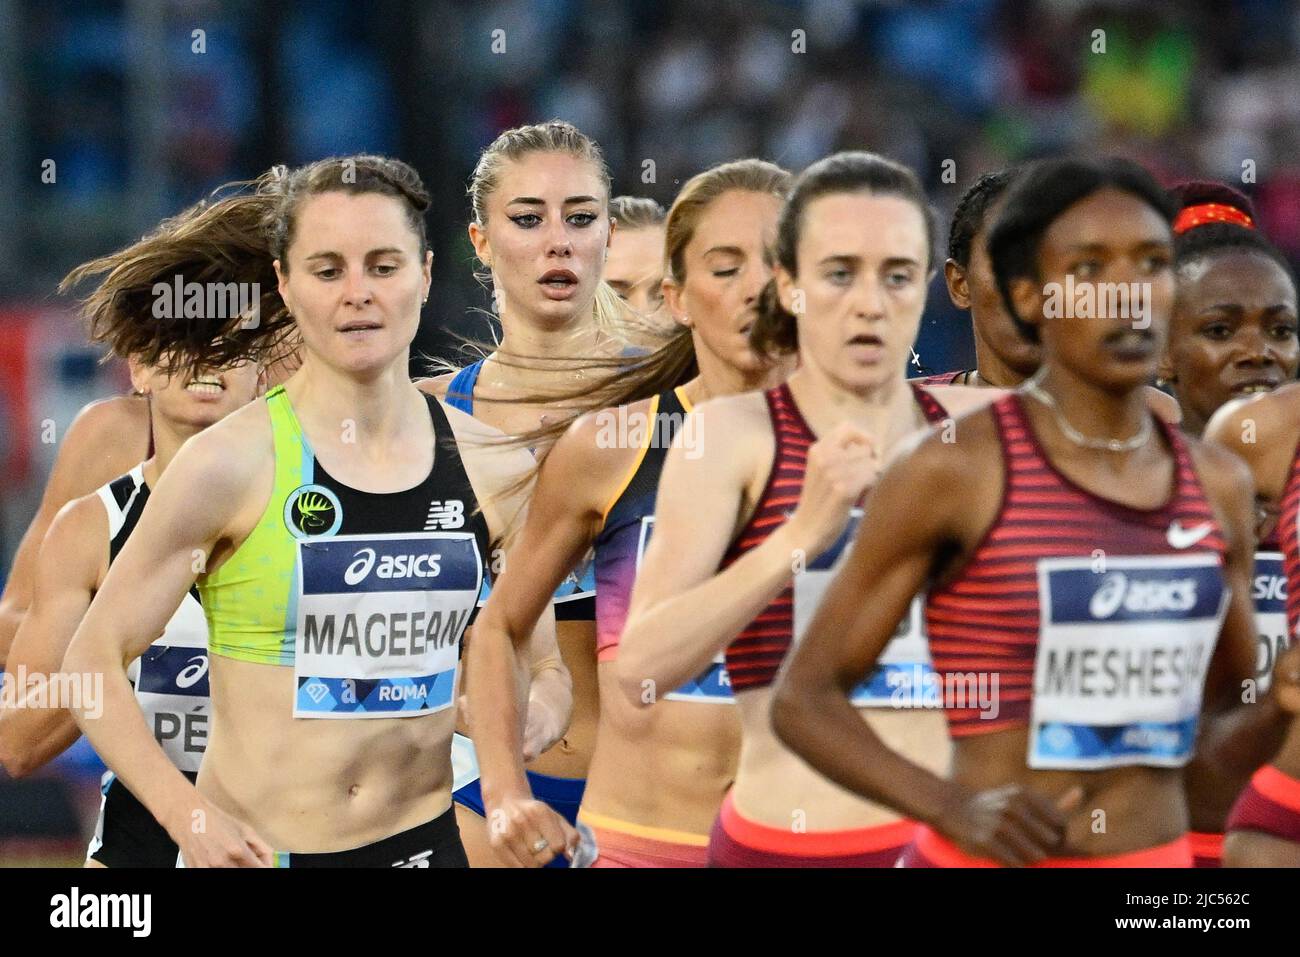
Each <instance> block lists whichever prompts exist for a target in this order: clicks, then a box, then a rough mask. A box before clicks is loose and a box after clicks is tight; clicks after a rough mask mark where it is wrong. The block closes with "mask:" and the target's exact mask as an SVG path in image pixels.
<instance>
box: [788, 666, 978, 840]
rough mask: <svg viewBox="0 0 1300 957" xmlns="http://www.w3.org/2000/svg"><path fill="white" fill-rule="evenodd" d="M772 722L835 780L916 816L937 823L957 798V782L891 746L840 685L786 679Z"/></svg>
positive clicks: (790, 744)
mask: <svg viewBox="0 0 1300 957" xmlns="http://www.w3.org/2000/svg"><path fill="white" fill-rule="evenodd" d="M772 727H773V730H775V732H776V734H777V737H779V738H780V739H781V740H782V741H783V742H784V743H785V745H786V746H787V747H788V748H790V750H792V751H794V752H795V753H796V754H798V755H799V756H800V757H801V758H803V759H804V760H805V761H807V762H808V764H809V765H811V766H812V767H813V768H815V769H816V770H817V771H819V772H820V773H821V774H823V775H825V776H826V777H827V778H829V779H830V780H832V781H834V782H835V783H837V784H839V785H840V786H841V787H843V788H846V789H848V790H849V791H852V792H853V793H855V794H858V795H861V796H862V797H864V798H867V799H868V800H871V801H875V802H876V803H878V804H883V805H885V806H887V807H891V808H893V809H894V810H896V811H898V812H899V813H900V814H903V815H904V816H906V817H908V818H911V819H912V820H915V821H921V822H923V823H926V824H937V823H938V822H939V821H940V820H941V819H942V818H943V816H944V813H945V809H946V808H948V807H950V806H951V804H952V803H953V802H954V800H955V799H956V795H955V793H954V792H955V786H954V785H953V784H951V783H950V782H948V781H945V780H943V779H942V778H939V777H937V776H936V775H934V774H931V773H930V772H929V771H927V770H926V769H925V768H922V767H920V766H919V765H917V764H914V763H912V762H911V761H908V760H907V759H906V758H904V757H902V756H900V755H899V754H897V753H896V752H895V751H893V750H891V749H890V748H889V747H887V746H886V745H885V744H884V742H882V741H881V740H880V738H879V737H878V736H877V735H876V733H875V732H874V731H873V730H872V729H871V727H870V725H868V724H867V723H866V722H865V721H863V720H862V716H861V715H860V714H859V713H858V711H857V709H856V708H854V707H853V705H852V704H851V703H850V702H849V698H848V695H847V694H846V693H845V692H844V691H842V690H840V689H839V688H837V687H835V686H834V685H826V686H821V687H811V686H809V685H807V684H806V683H802V682H797V681H796V682H790V681H788V680H786V681H783V682H782V683H781V684H780V685H778V687H777V691H776V694H775V695H774V696H773V699H772Z"/></svg>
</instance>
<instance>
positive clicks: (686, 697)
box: [636, 515, 736, 704]
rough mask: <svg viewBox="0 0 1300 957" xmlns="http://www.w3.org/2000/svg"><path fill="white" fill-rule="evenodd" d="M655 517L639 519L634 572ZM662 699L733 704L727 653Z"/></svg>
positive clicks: (723, 653) (644, 548)
mask: <svg viewBox="0 0 1300 957" xmlns="http://www.w3.org/2000/svg"><path fill="white" fill-rule="evenodd" d="M654 524H655V517H654V516H653V515H644V516H642V517H641V537H640V538H639V539H638V540H637V544H636V570H637V573H638V574H639V573H640V572H641V560H642V558H644V557H645V550H646V546H647V545H649V544H650V533H651V532H652V531H653V530H654ZM664 697H665V698H666V699H667V700H669V701H694V702H696V703H697V704H699V703H707V704H735V703H736V699H735V697H733V695H732V693H731V676H730V675H728V674H727V653H726V651H725V650H724V651H720V652H718V653H717V655H715V656H714V658H713V661H711V662H710V663H709V666H708V667H707V668H705V669H704V671H702V672H701V673H700V674H698V675H696V676H695V677H694V678H692V679H691V680H690V681H688V682H686V683H685V684H684V685H682V686H681V687H680V688H678V689H677V690H676V691H670V692H668V694H666V695H664Z"/></svg>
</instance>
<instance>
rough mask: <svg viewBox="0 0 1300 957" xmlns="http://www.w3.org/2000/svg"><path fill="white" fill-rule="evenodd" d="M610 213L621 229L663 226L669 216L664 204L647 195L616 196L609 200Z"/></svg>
mask: <svg viewBox="0 0 1300 957" xmlns="http://www.w3.org/2000/svg"><path fill="white" fill-rule="evenodd" d="M609 215H610V218H612V219H616V220H618V225H619V227H620V228H621V229H648V228H649V227H651V226H662V225H663V224H664V220H665V219H666V218H667V217H668V213H667V212H666V211H665V210H664V208H663V207H662V206H660V205H659V204H658V203H656V202H655V201H654V200H653V199H649V198H647V197H645V196H615V197H614V198H613V199H611V200H610V201H609Z"/></svg>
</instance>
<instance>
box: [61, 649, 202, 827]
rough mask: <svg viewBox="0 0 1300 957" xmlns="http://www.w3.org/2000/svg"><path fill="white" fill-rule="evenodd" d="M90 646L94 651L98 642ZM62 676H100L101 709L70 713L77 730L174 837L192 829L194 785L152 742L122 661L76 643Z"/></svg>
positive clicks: (69, 652) (101, 651) (152, 738)
mask: <svg viewBox="0 0 1300 957" xmlns="http://www.w3.org/2000/svg"><path fill="white" fill-rule="evenodd" d="M94 644H95V645H96V646H98V645H99V642H95V643H94ZM63 671H64V672H65V673H69V674H80V675H102V676H103V685H102V688H101V689H99V691H100V695H99V699H100V700H99V708H98V709H95V708H93V707H92V708H86V707H77V708H73V709H72V716H73V718H74V719H75V720H76V723H77V725H78V727H80V728H81V730H82V732H83V733H84V734H85V735H86V737H87V739H89V741H90V743H91V745H92V746H93V747H94V749H95V751H96V752H97V753H98V754H99V756H100V758H102V759H103V761H104V763H105V764H106V765H108V767H110V768H111V769H112V770H113V773H114V774H115V775H116V776H117V777H118V778H120V779H121V781H122V783H123V784H124V785H126V787H127V789H128V790H129V791H130V792H131V793H132V794H133V795H135V796H136V797H137V798H138V799H139V800H140V803H142V804H143V805H144V806H145V807H146V808H147V809H148V811H149V813H150V814H152V815H153V817H154V818H155V819H156V820H157V821H158V822H159V823H160V824H162V825H163V827H164V828H166V829H167V831H168V833H170V834H172V835H173V838H174V837H175V834H176V829H177V828H181V827H189V826H191V825H192V823H193V822H191V821H190V820H189V814H190V811H191V810H192V809H193V808H194V807H195V806H196V794H195V790H194V786H193V785H191V784H190V782H189V781H187V780H186V778H185V776H184V775H183V774H181V772H180V771H179V770H177V768H176V766H175V765H174V764H172V762H171V761H170V760H169V759H168V758H167V755H166V754H165V753H164V752H163V750H162V748H161V747H160V746H159V745H158V742H157V741H156V740H155V739H154V737H153V734H152V733H151V732H150V730H149V726H148V724H147V722H146V721H145V718H144V714H143V713H142V712H141V711H140V707H139V705H138V704H137V702H136V698H135V694H134V692H133V691H132V690H131V683H130V682H129V681H128V680H127V677H126V668H125V666H124V665H123V663H122V661H121V660H120V659H115V658H114V657H113V656H112V654H111V653H107V652H106V651H105V650H103V649H101V648H99V647H93V648H92V647H90V644H89V643H87V642H83V641H81V640H80V639H79V638H74V639H73V643H72V646H71V648H69V650H68V655H67V657H66V658H65V659H64V662H63Z"/></svg>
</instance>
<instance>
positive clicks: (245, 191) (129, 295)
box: [59, 183, 297, 372]
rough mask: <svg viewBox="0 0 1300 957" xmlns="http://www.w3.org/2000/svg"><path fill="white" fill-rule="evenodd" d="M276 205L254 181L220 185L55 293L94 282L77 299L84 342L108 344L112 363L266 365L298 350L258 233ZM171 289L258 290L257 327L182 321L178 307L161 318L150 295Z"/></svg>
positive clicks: (233, 318)
mask: <svg viewBox="0 0 1300 957" xmlns="http://www.w3.org/2000/svg"><path fill="white" fill-rule="evenodd" d="M275 202H276V200H275V197H274V196H273V195H271V194H270V193H268V192H264V191H262V190H260V189H258V188H257V184H256V183H232V184H228V185H227V186H224V187H221V188H220V189H218V190H216V191H215V192H214V193H213V194H212V195H211V196H210V197H208V198H207V199H205V200H203V201H202V202H199V203H196V204H195V205H193V206H191V207H190V208H189V209H186V210H185V211H184V212H182V213H179V214H177V215H176V216H172V217H170V218H168V219H165V220H163V221H162V222H161V223H160V224H159V225H158V227H157V228H156V229H155V230H154V231H153V232H151V233H149V234H148V235H146V236H144V237H143V238H141V239H139V240H137V241H136V242H134V243H132V244H130V245H129V246H126V247H124V248H122V249H119V250H117V251H116V252H112V253H109V254H108V255H106V256H101V257H99V258H98V259H93V260H91V261H90V262H87V263H83V264H82V265H80V266H77V267H76V268H75V269H73V270H72V271H71V272H69V273H68V274H67V275H66V276H65V277H64V278H63V281H62V282H61V283H60V284H59V291H60V292H65V293H66V292H71V291H73V290H74V289H75V288H76V287H77V286H79V285H81V284H82V283H84V282H86V281H88V280H94V279H98V283H97V285H96V286H95V288H94V289H93V290H92V291H91V292H90V293H89V294H88V295H86V296H84V297H83V298H81V300H80V310H79V312H80V316H81V318H82V319H84V320H85V322H86V325H87V331H88V333H89V335H90V338H91V340H92V341H94V342H98V343H102V344H104V345H107V346H108V348H109V351H110V353H111V354H112V355H116V356H118V357H120V358H123V359H129V360H133V361H135V362H138V363H140V364H142V365H145V366H153V367H157V368H159V369H162V370H165V371H168V372H175V371H178V370H188V371H191V372H192V371H196V370H197V368H198V367H199V366H214V367H220V366H226V365H228V364H230V363H233V362H236V361H239V360H242V359H248V358H258V359H259V360H262V361H266V360H268V359H269V358H270V357H273V356H275V355H277V354H278V353H279V352H282V351H285V350H289V349H292V348H293V346H295V345H296V344H297V329H296V327H295V326H294V324H293V320H292V318H291V317H290V316H289V313H288V310H287V309H285V306H284V303H283V302H282V301H281V299H280V294H279V292H278V291H277V287H278V280H277V278H276V275H275V269H274V267H273V266H272V257H271V254H270V250H269V247H268V245H267V237H266V233H265V231H264V230H263V222H264V220H265V219H266V217H267V216H268V215H269V214H270V213H271V211H272V210H273V208H274V206H275ZM178 281H179V282H180V283H181V285H182V286H184V285H186V284H189V283H199V284H202V285H203V286H204V287H205V288H206V287H208V285H209V284H221V285H222V286H223V287H225V288H226V289H231V288H232V286H231V285H230V284H238V285H235V286H233V288H234V289H235V290H238V289H239V288H240V287H243V288H246V289H251V288H256V289H257V290H258V294H259V295H258V299H257V302H256V310H257V315H256V322H257V325H256V327H255V328H250V329H238V328H235V327H236V326H238V325H239V324H241V322H242V323H245V324H248V322H249V320H250V319H251V318H252V317H249V316H239V315H230V316H226V317H225V318H219V317H215V316H206V315H205V316H201V317H188V318H187V317H186V316H184V314H183V313H184V310H183V309H182V308H179V304H174V306H175V308H173V309H172V310H159V309H158V308H157V306H158V304H159V302H160V298H159V292H158V291H156V287H157V286H159V285H160V284H161V285H162V286H164V287H165V288H166V290H167V291H170V290H172V289H173V288H174V287H175V284H176V283H177V282H178ZM225 298H226V301H227V302H228V303H231V304H235V303H240V302H241V300H240V299H239V298H238V293H236V296H235V297H233V298H232V297H229V296H227V297H225ZM251 311H252V310H249V312H251ZM159 312H163V313H164V314H163V315H159V314H158V313H159ZM167 312H178V313H181V314H180V315H166V314H165V313H167Z"/></svg>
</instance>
